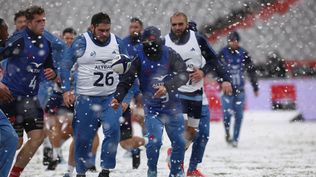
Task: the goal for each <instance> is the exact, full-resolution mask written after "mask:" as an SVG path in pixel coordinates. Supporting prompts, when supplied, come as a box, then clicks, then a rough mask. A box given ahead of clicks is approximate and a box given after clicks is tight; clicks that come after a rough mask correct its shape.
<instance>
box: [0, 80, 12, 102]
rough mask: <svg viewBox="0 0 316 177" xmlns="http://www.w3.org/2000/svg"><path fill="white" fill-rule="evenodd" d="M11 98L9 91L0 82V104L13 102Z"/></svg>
mask: <svg viewBox="0 0 316 177" xmlns="http://www.w3.org/2000/svg"><path fill="white" fill-rule="evenodd" d="M13 99H14V98H13V96H12V94H11V92H10V90H9V88H8V87H7V86H6V85H4V84H3V83H2V82H0V102H3V103H10V102H12V101H13Z"/></svg>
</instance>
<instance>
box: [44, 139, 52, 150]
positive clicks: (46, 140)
mask: <svg viewBox="0 0 316 177" xmlns="http://www.w3.org/2000/svg"><path fill="white" fill-rule="evenodd" d="M43 147H44V148H45V147H49V148H51V147H52V145H51V144H50V142H49V139H48V138H47V137H46V138H45V139H44V141H43Z"/></svg>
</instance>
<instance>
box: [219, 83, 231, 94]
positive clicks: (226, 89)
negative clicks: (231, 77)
mask: <svg viewBox="0 0 316 177" xmlns="http://www.w3.org/2000/svg"><path fill="white" fill-rule="evenodd" d="M222 90H223V92H224V94H225V95H231V94H232V93H233V88H232V85H231V84H230V82H227V81H224V82H223V83H222Z"/></svg>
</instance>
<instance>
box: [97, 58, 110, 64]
mask: <svg viewBox="0 0 316 177" xmlns="http://www.w3.org/2000/svg"><path fill="white" fill-rule="evenodd" d="M96 61H99V62H101V63H103V64H104V65H105V64H106V63H107V62H109V61H112V60H111V59H108V60H96Z"/></svg>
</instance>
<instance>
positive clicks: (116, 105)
mask: <svg viewBox="0 0 316 177" xmlns="http://www.w3.org/2000/svg"><path fill="white" fill-rule="evenodd" d="M111 107H112V108H113V109H118V108H119V107H120V103H119V102H118V100H117V99H115V98H113V99H112V101H111Z"/></svg>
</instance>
